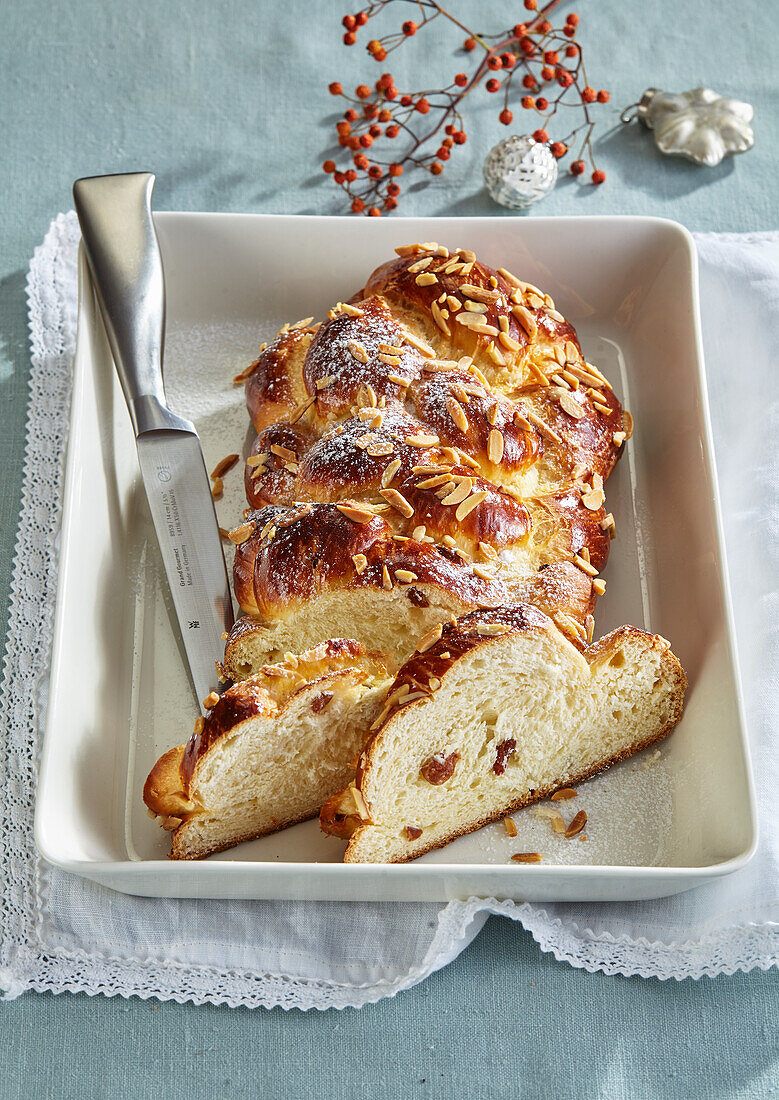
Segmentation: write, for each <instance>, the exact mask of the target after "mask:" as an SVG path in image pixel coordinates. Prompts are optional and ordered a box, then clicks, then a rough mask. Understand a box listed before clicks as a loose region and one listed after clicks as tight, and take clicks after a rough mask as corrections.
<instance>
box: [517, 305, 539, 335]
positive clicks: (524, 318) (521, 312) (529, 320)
mask: <svg viewBox="0 0 779 1100" xmlns="http://www.w3.org/2000/svg"><path fill="white" fill-rule="evenodd" d="M511 312H512V313H513V314H514V316H515V317H516V319H517V320H518V321H519V323H520V325H522V328H523V329H524V330H525V332H526V333H527V334H528V336H529V337H530V338H531V340H532V339H534V337H535V336H536V334H537V333H538V325H537V323H536V319H535V317H534V316H533V314H532V313H531V312H530V310H529V309H525V307H524V306H521V305H519V303H517V304H516V305H515V306H513V307H512V309H511Z"/></svg>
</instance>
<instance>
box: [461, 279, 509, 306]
mask: <svg viewBox="0 0 779 1100" xmlns="http://www.w3.org/2000/svg"><path fill="white" fill-rule="evenodd" d="M460 293H461V294H464V295H465V296H466V298H472V299H473V300H474V301H476V302H486V303H487V305H491V304H492V303H493V302H497V301H498V300H499V299H500V298H502V297H503V295H502V294H501V292H500V291H499V290H487V289H486V288H485V287H482V286H474V284H473V283H461V284H460Z"/></svg>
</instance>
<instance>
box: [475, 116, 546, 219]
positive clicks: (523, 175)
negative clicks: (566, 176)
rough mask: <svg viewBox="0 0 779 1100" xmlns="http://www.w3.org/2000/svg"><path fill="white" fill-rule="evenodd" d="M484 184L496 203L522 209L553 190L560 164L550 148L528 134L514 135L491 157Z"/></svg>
mask: <svg viewBox="0 0 779 1100" xmlns="http://www.w3.org/2000/svg"><path fill="white" fill-rule="evenodd" d="M484 182H485V184H486V186H487V190H488V191H489V193H490V195H491V197H492V198H493V199H494V200H495V202H497V203H500V205H501V206H509V207H513V208H514V209H522V207H525V206H530V205H532V203H534V202H538V200H539V199H543V198H545V197H546V196H547V195H548V194H549V192H550V191H552V190H553V188H554V185H555V184H556V183H557V161H556V160H555V158H554V156H553V155H552V153H551V150H550V149H549V146H548V145H542V144H540V143H539V142H537V141H536V140H535V139H534V138H532V137H529V136H528V135H526V134H525V135H522V136H520V135H519V134H512V135H511V137H507V138H504V139H503V141H499V142H498V144H497V145H496V146H494V147H493V148H492V149H490V151H489V153H488V154H487V159H486V160H485V162H484Z"/></svg>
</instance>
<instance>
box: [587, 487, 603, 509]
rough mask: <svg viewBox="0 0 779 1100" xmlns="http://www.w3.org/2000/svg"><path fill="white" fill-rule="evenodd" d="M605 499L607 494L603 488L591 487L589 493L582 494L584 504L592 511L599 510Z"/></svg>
mask: <svg viewBox="0 0 779 1100" xmlns="http://www.w3.org/2000/svg"><path fill="white" fill-rule="evenodd" d="M605 499H606V494H605V493H604V492H603V490H602V489H591V490H590V492H589V493H585V494H584V495H583V496H582V504H583V505H584V507H585V508H589V510H590V511H591V512H597V510H598V509H599V508H600V507H601V506H602V504H603V502H604V501H605Z"/></svg>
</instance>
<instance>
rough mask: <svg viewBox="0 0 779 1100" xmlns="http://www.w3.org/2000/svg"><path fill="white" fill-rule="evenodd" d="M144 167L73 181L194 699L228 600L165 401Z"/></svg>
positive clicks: (196, 461) (220, 647)
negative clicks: (193, 690)
mask: <svg viewBox="0 0 779 1100" xmlns="http://www.w3.org/2000/svg"><path fill="white" fill-rule="evenodd" d="M153 187H154V176H153V175H151V174H150V173H149V172H133V173H130V174H127V175H116V176H93V177H91V178H86V179H80V180H76V182H75V184H74V185H73V197H74V199H75V204H76V212H77V214H78V220H79V222H80V224H81V234H82V239H83V245H84V252H85V255H86V258H87V263H88V266H89V271H90V275H91V278H92V283H93V285H94V289H95V294H96V298H97V302H98V305H99V308H100V313H101V315H102V318H103V324H104V325H105V330H106V334H107V336H108V342H109V345H110V347H111V352H112V354H113V358H114V363H115V365H116V370H117V373H118V375H119V381H120V383H121V386H122V390H123V392H124V396H125V400H126V401H127V407H128V409H129V412H130V419H131V421H132V426H133V431H134V432H135V439H136V444H137V447H138V462H139V464H140V467H141V476H142V478H143V485H144V488H145V490H146V496H147V498H148V501H149V509H150V511H151V517H152V520H153V521H154V529H155V531H156V533H157V539H158V541H159V545H160V552H161V554H162V560H163V563H164V565H165V572H166V574H167V578H168V584H169V585H170V591H171V596H172V597H173V605H174V607H175V608H176V616H177V618H178V623H179V628H180V630H181V638H182V641H183V643H184V649H185V651H186V654H187V660H188V661H189V671H190V673H191V676H192V682H193V684H194V688H195V691H196V693H197V697H198V701H199V702H200V703H201V708H202V709H205V708H203V707H202V700H204V699H205V698H206V696H207V695H209V693H210V692H211V691H212V690H213V689H214V688H215V687H217V685H218V681H219V677H218V675H217V672H216V665H215V662H216V660H217V659H218V658H219V657H220V656H221V654H222V653H223V651H224V642H223V641H222V634H223V632H224V631H229V630H230V628H231V626H232V624H233V605H232V599H231V597H230V587H229V582H228V579H227V568H226V566H225V559H224V554H223V552H222V542H221V538H220V535H219V529H218V527H217V521H216V512H215V510H214V502H213V499H212V497H211V486H210V482H209V478H208V474H207V472H206V467H205V462H204V460H203V452H202V450H201V447H200V440H199V438H198V435H197V432H196V431H195V427H194V425H193V424H191V423H190V422H189V421H188V420H184V419H183V418H182V417H180V416H177V415H176V414H175V413H173V412H171V410H170V409H169V408H168V406H167V402H166V399H165V388H164V385H163V380H162V355H163V343H164V329H165V282H164V275H163V270H162V257H161V255H160V249H159V243H158V240H157V234H156V232H155V229H154V224H153V222H152V214H151V194H152V189H153Z"/></svg>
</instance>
